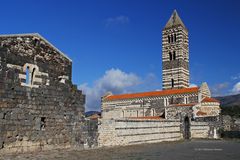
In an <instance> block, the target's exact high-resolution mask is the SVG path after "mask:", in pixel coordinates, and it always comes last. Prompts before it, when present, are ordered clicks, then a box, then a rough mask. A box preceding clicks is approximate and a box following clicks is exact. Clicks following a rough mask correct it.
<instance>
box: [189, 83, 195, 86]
mask: <svg viewBox="0 0 240 160" xmlns="http://www.w3.org/2000/svg"><path fill="white" fill-rule="evenodd" d="M189 87H197V85H196V84H194V83H191V84H190V86H189Z"/></svg>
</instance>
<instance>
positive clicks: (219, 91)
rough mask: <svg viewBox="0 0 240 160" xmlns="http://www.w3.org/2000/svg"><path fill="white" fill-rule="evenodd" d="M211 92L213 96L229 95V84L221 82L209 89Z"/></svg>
mask: <svg viewBox="0 0 240 160" xmlns="http://www.w3.org/2000/svg"><path fill="white" fill-rule="evenodd" d="M211 92H212V95H213V96H224V95H227V94H229V83H228V82H223V83H219V84H215V85H214V86H212V87H211Z"/></svg>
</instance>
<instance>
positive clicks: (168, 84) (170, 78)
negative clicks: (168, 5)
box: [162, 10, 189, 90]
mask: <svg viewBox="0 0 240 160" xmlns="http://www.w3.org/2000/svg"><path fill="white" fill-rule="evenodd" d="M162 69H163V70H162V84H163V86H162V88H163V90H165V89H179V88H187V87H189V46H188V30H187V28H186V27H185V25H184V24H183V22H182V20H181V19H180V17H179V16H178V13H177V11H176V10H174V11H173V13H172V15H171V17H170V19H169V20H168V22H167V24H166V25H165V27H164V28H163V30H162Z"/></svg>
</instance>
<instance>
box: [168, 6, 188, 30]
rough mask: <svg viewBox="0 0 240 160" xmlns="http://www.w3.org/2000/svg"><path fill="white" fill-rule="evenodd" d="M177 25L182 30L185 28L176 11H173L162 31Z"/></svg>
mask: <svg viewBox="0 0 240 160" xmlns="http://www.w3.org/2000/svg"><path fill="white" fill-rule="evenodd" d="M178 25H181V26H182V27H183V28H186V27H185V25H184V23H183V22H182V20H181V18H180V17H179V15H178V13H177V10H176V9H175V10H174V11H173V13H172V15H171V17H170V19H169V20H168V22H167V24H166V25H165V27H164V29H167V28H172V27H175V26H178Z"/></svg>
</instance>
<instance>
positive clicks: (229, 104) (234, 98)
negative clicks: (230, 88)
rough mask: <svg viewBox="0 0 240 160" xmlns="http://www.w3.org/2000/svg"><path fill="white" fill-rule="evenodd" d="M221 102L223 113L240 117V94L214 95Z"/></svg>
mask: <svg viewBox="0 0 240 160" xmlns="http://www.w3.org/2000/svg"><path fill="white" fill-rule="evenodd" d="M216 99H218V100H219V101H220V102H221V109H222V111H221V112H222V114H223V115H230V116H231V117H236V118H240V94H238V95H230V96H224V97H216Z"/></svg>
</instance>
